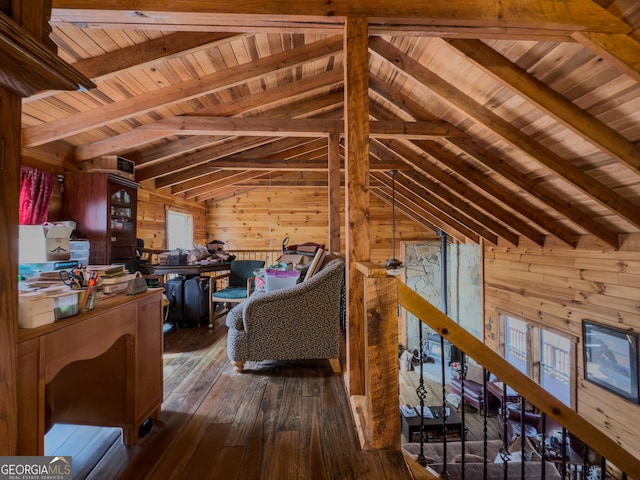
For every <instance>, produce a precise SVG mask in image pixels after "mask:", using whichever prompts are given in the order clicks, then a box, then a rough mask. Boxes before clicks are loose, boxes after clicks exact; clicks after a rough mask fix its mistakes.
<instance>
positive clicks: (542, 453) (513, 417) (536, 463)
mask: <svg viewBox="0 0 640 480" xmlns="http://www.w3.org/2000/svg"><path fill="white" fill-rule="evenodd" d="M399 292H400V293H399V298H400V304H401V305H402V306H405V307H407V308H409V309H411V308H412V307H414V308H415V306H416V304H419V303H422V302H424V303H426V301H424V300H422V299H421V298H416V296H417V294H415V293H414V292H412V291H410V290H409V289H408V287H406V286H405V285H404V284H399ZM409 297H411V298H409ZM403 300H408V301H409V303H406V304H405V302H404V301H403ZM427 305H428V306H426V305H420V309H419V310H417V311H414V310H412V313H413V314H414V315H416V316H417V317H418V318H420V319H421V322H420V324H419V329H420V334H419V338H420V339H422V328H423V322H424V324H425V325H428V326H429V327H431V328H432V329H434V330H436V331H438V332H440V333H441V337H440V339H441V348H440V359H439V361H440V364H441V385H440V387H441V388H440V390H441V392H442V394H441V396H440V397H439V398H435V399H432V402H429V403H432V404H434V403H435V405H436V406H437V408H433V407H432V408H431V410H435V412H446V411H447V408H449V409H450V410H452V409H454V408H455V407H454V406H452V405H451V401H452V397H451V395H450V394H451V393H452V391H453V390H452V388H451V386H450V385H447V382H446V381H445V378H446V375H445V368H447V363H448V359H447V358H446V356H445V351H446V349H445V338H446V340H447V341H449V342H451V343H452V344H454V345H456V346H457V347H458V348H459V349H461V351H462V357H461V361H460V364H459V365H456V366H455V367H456V370H457V374H458V376H459V386H458V387H457V389H458V390H457V391H458V393H459V396H460V401H461V404H460V412H459V415H458V414H457V412H456V414H450V415H448V416H447V415H440V416H439V418H440V420H441V427H440V430H441V431H442V436H441V437H439V438H438V441H439V442H440V445H439V447H438V448H439V450H440V451H441V452H442V459H443V460H444V461H443V462H442V463H439V464H438V465H437V467H434V466H433V465H431V466H430V465H428V464H427V456H426V455H425V453H424V452H425V444H426V442H427V441H428V440H429V437H428V435H427V431H428V430H429V428H428V426H427V425H426V423H427V422H426V420H425V417H424V416H423V415H419V417H418V418H419V421H420V427H419V432H421V434H420V435H419V438H418V443H419V451H418V454H417V458H418V462H420V463H421V464H423V465H424V466H425V468H428V469H430V470H431V471H432V473H434V474H436V475H437V476H438V477H439V478H461V479H463V480H464V479H465V478H469V479H473V480H475V479H476V478H478V476H477V473H476V470H473V469H470V468H469V467H470V466H469V464H470V463H477V458H474V461H473V462H469V461H468V460H466V459H467V455H466V451H465V450H466V448H465V446H466V443H467V439H466V432H467V431H468V428H467V424H466V423H467V422H466V417H465V411H466V409H465V400H466V399H467V388H468V387H469V385H471V384H472V385H473V388H474V390H475V395H474V401H477V394H478V386H479V387H480V389H481V394H480V396H481V397H482V401H481V403H475V406H476V407H478V408H479V414H480V415H481V416H482V425H483V432H482V441H483V451H482V455H481V456H482V462H481V463H482V464H483V475H484V478H488V473H487V472H488V470H489V469H490V468H494V469H495V468H497V467H491V466H490V465H491V464H494V463H499V464H501V465H502V469H503V478H504V479H507V478H523V479H524V478H526V479H533V478H540V479H547V478H560V479H568V480H595V479H605V478H621V479H626V478H627V474H628V473H630V472H632V471H633V469H635V471H636V472H637V471H638V470H637V469H638V461H637V459H635V462H631V463H630V462H629V461H628V460H629V457H630V454H629V453H628V452H626V451H625V450H623V449H621V448H620V447H619V446H618V445H616V444H615V442H613V440H610V441H606V440H605V441H604V442H602V443H600V446H601V447H604V448H601V449H600V450H601V451H600V452H598V451H596V450H595V449H594V448H592V447H590V446H589V440H593V439H594V438H598V440H599V441H600V440H604V439H605V438H608V437H605V436H604V435H603V434H599V435H598V433H599V432H598V431H597V430H596V429H595V427H594V426H592V425H591V424H589V423H588V422H587V421H586V420H585V419H583V418H582V417H579V416H578V415H577V414H576V413H575V412H574V411H572V410H570V409H569V408H568V407H566V406H564V405H562V403H561V402H560V401H557V400H556V399H554V398H553V397H552V396H550V395H549V394H548V392H546V391H545V390H543V389H541V387H539V386H538V385H537V384H534V385H530V383H532V380H531V379H529V378H528V377H527V376H525V375H523V374H521V373H520V372H518V371H517V370H516V369H508V368H506V369H505V368H502V367H504V365H501V364H500V362H499V361H496V360H495V357H493V355H495V354H494V352H492V351H491V354H489V353H488V352H487V351H485V349H487V350H488V348H487V347H486V346H484V345H483V344H481V343H480V342H479V341H477V340H476V342H477V344H476V345H475V347H477V348H473V346H474V342H472V341H471V342H470V341H468V340H469V339H468V338H467V339H465V338H464V337H465V336H469V337H470V334H468V333H467V332H466V331H465V332H464V333H463V332H461V331H460V330H462V329H461V327H459V326H458V325H457V324H455V322H453V321H452V320H450V319H448V318H447V317H446V316H444V315H443V314H441V313H440V312H439V311H438V310H437V309H435V307H432V306H431V305H429V304H427ZM434 310H435V311H437V314H434ZM424 312H430V313H429V314H427V315H426V316H425V315H424ZM421 313H422V314H421ZM434 317H439V318H438V319H437V321H436V322H435V323H434V322H433V321H432V320H434ZM459 340H460V341H459ZM465 340H466V341H465ZM474 340H475V339H474ZM420 341H422V340H420ZM465 350H466V352H465ZM564 353H566V352H557V354H558V355H557V357H558V358H560V357H562V356H563V355H564ZM472 355H473V356H475V357H476V358H475V360H474V359H473V358H472ZM492 357H493V358H492ZM491 359H493V361H490V360H491ZM422 360H423V356H422V355H420V372H419V380H418V386H417V388H416V402H417V404H418V405H420V407H421V408H420V409H418V410H419V411H418V413H420V411H423V408H425V402H426V395H425V392H426V389H425V386H424V374H423V369H422ZM470 364H478V365H482V380H481V384H479V385H478V383H477V382H475V381H472V380H469V379H468V378H467V375H468V372H469V368H468V367H469V366H470ZM486 365H492V370H493V371H489V370H488V369H487V368H485V367H486ZM494 366H495V368H493V367H494ZM509 370H513V371H509ZM517 377H520V378H517ZM501 378H505V379H506V380H507V381H505V382H500V381H499V379H501ZM511 387H513V389H514V390H515V392H514V391H513V390H512V389H511ZM498 389H499V390H498ZM516 392H517V393H516ZM520 392H522V393H523V394H520ZM492 395H494V396H496V399H497V400H498V409H497V411H496V413H497V416H496V417H495V419H494V418H493V417H492V416H490V408H489V402H490V398H491V396H492ZM533 399H537V401H536V400H533ZM427 408H428V407H427ZM435 415H436V416H437V413H435ZM490 418H492V420H489V419H490ZM403 421H405V420H404V419H403ZM489 421H496V422H497V426H498V431H499V433H500V436H501V439H500V440H501V442H502V444H501V446H500V448H499V450H498V456H497V457H495V456H493V455H490V454H489V451H490V449H489V448H488V443H489V442H490V440H488V434H487V431H488V429H487V426H488V422H489ZM458 422H459V423H460V427H459V431H460V432H462V434H461V435H459V436H457V437H456V438H455V439H454V440H453V441H454V442H456V444H457V445H456V451H457V450H458V449H459V450H460V452H461V454H460V457H459V462H458V463H459V465H457V464H451V463H450V460H451V459H450V458H448V457H450V455H447V450H448V444H451V438H450V437H449V436H448V435H447V432H448V431H450V427H451V426H452V425H455V426H456V430H458V427H457V425H458ZM533 422H535V424H534V423H533ZM429 423H431V424H432V423H433V421H432V420H431V419H429ZM576 431H579V432H580V433H582V435H581V436H579V435H578V434H577V433H576ZM589 433H591V434H592V435H595V436H591V435H589ZM408 440H409V441H410V440H411V439H408ZM491 442H492V443H493V444H494V445H495V442H496V440H491ZM605 452H606V453H605ZM491 457H493V458H491ZM607 457H610V458H614V457H617V458H616V461H615V464H613V463H610V462H609V461H608V459H607ZM514 460H515V461H514ZM518 460H519V461H518ZM512 470H515V471H516V475H517V472H518V471H519V472H520V476H519V477H513V476H512V475H509V472H510V471H512ZM625 470H627V471H626V472H625ZM494 473H495V472H494Z"/></svg>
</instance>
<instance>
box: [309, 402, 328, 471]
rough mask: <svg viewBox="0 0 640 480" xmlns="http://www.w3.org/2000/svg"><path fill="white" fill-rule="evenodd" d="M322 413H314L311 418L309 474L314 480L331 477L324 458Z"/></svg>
mask: <svg viewBox="0 0 640 480" xmlns="http://www.w3.org/2000/svg"><path fill="white" fill-rule="evenodd" d="M321 415H322V414H321V412H316V411H314V412H313V415H312V416H311V432H310V435H309V472H308V473H309V474H308V478H310V479H313V480H328V479H329V476H328V475H327V471H326V468H325V465H324V461H323V458H322V451H323V448H322V431H321V429H320V418H321Z"/></svg>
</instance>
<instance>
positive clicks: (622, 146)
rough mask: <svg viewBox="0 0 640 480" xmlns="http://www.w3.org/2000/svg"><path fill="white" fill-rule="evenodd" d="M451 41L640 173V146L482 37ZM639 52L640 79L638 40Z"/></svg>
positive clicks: (480, 65) (639, 72)
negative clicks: (519, 65) (507, 56)
mask: <svg viewBox="0 0 640 480" xmlns="http://www.w3.org/2000/svg"><path fill="white" fill-rule="evenodd" d="M585 35H590V34H585ZM623 37H624V38H629V37H626V36H623ZM448 42H449V44H450V45H452V46H453V47H455V48H456V49H458V50H459V51H460V52H461V53H463V54H464V55H466V56H467V58H469V59H471V60H473V62H474V64H475V65H476V66H477V67H478V68H481V69H482V70H484V71H485V72H486V73H488V74H489V75H491V76H492V77H493V78H494V79H496V80H497V81H498V82H500V83H502V84H504V85H506V86H508V87H509V88H511V89H513V90H514V91H515V92H516V93H518V94H519V95H522V96H523V97H524V98H526V99H528V100H529V101H530V102H532V103H534V104H535V105H536V106H537V107H538V108H540V109H542V110H544V111H545V112H546V113H547V114H549V115H551V116H552V117H553V118H555V119H556V120H557V121H559V122H560V123H562V124H563V125H564V126H565V127H567V128H569V129H571V130H572V131H574V132H575V133H577V134H578V135H580V136H581V137H582V138H584V139H585V140H587V141H588V142H591V143H592V144H593V145H595V146H596V147H598V148H599V149H601V150H602V151H604V152H607V153H608V154H609V155H613V156H614V157H616V158H617V159H618V160H620V161H621V162H622V163H624V164H625V165H627V166H628V167H629V168H630V169H631V170H632V171H634V172H635V173H636V174H638V173H640V146H638V145H635V144H634V143H633V142H631V141H629V140H627V139H626V138H625V137H624V136H622V135H621V134H620V133H618V132H616V131H615V130H613V129H612V128H610V127H609V126H608V125H606V124H605V123H603V122H601V121H600V120H598V119H597V118H596V117H594V116H592V115H590V114H589V112H586V111H584V110H582V109H581V108H580V107H578V106H577V105H576V104H574V103H573V102H571V101H570V100H568V99H567V98H565V97H563V96H562V95H561V94H560V93H558V92H556V91H555V90H554V89H552V88H551V87H549V86H548V85H547V84H546V83H544V82H542V81H540V80H538V79H537V78H535V77H534V76H533V75H530V74H529V73H528V72H527V71H525V70H523V69H521V68H520V67H518V66H517V65H515V64H513V63H511V62H510V61H509V60H507V59H506V58H505V57H503V56H502V55H500V54H499V53H498V52H496V51H495V50H494V49H492V48H491V47H489V46H488V45H487V44H485V43H483V42H481V41H479V40H462V39H454V40H448ZM635 52H636V65H635V67H636V69H637V71H636V75H637V80H638V81H640V44H639V43H637V42H636V44H635Z"/></svg>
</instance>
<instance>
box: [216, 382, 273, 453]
mask: <svg viewBox="0 0 640 480" xmlns="http://www.w3.org/2000/svg"><path fill="white" fill-rule="evenodd" d="M266 387H267V382H266V380H265V379H264V378H257V379H256V380H254V381H252V382H251V383H250V384H249V387H248V388H247V390H246V394H245V400H244V401H243V402H239V404H237V405H236V408H237V414H236V416H235V418H234V420H233V424H232V425H231V429H230V431H229V435H227V439H226V441H225V446H240V445H248V444H249V439H250V438H251V434H252V432H253V429H254V428H255V424H256V420H257V417H258V412H259V411H260V403H261V402H262V398H263V396H264V392H265V389H266Z"/></svg>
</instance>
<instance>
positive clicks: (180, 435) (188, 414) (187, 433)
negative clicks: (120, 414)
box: [150, 375, 231, 480]
mask: <svg viewBox="0 0 640 480" xmlns="http://www.w3.org/2000/svg"><path fill="white" fill-rule="evenodd" d="M230 381H231V379H230V378H229V377H228V376H225V375H222V376H221V378H220V380H219V381H218V382H216V383H215V384H214V385H213V386H212V387H211V389H210V390H209V391H208V395H206V398H205V399H204V402H198V403H197V409H196V408H193V407H192V406H191V405H188V407H187V408H186V409H185V410H183V411H180V412H179V413H177V415H178V416H182V417H183V418H184V420H185V423H184V424H183V425H182V426H181V428H180V429H179V430H178V431H177V432H175V434H174V436H173V438H172V440H173V441H172V443H171V446H170V449H169V451H168V452H167V454H166V455H165V456H164V457H163V458H162V461H161V462H160V464H159V465H158V468H157V469H156V470H155V472H154V473H153V475H152V476H151V477H150V478H152V479H157V480H164V479H167V478H169V477H170V475H171V473H172V472H173V471H174V470H176V469H178V470H180V469H181V468H184V465H185V464H186V460H185V459H188V458H189V457H190V456H191V454H192V452H193V450H194V448H195V444H196V443H197V442H199V441H200V439H201V438H202V436H203V435H204V432H205V430H206V428H207V426H208V423H207V422H206V419H207V416H206V414H200V415H195V414H194V413H195V410H200V409H202V410H201V411H203V412H210V411H211V409H212V408H213V407H215V406H216V405H217V404H218V402H219V401H220V398H222V395H224V392H225V391H226V390H227V387H228V386H229V383H230ZM194 405H195V402H194ZM165 416H167V417H174V416H176V412H168V411H163V418H164V417H165Z"/></svg>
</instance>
